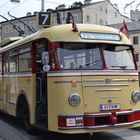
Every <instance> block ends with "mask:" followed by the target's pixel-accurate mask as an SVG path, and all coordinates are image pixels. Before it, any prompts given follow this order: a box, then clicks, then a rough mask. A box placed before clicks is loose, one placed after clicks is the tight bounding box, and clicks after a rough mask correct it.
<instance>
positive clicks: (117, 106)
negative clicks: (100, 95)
mask: <svg viewBox="0 0 140 140" xmlns="http://www.w3.org/2000/svg"><path fill="white" fill-rule="evenodd" d="M99 108H100V111H106V110H118V109H120V104H101V105H100V106H99Z"/></svg>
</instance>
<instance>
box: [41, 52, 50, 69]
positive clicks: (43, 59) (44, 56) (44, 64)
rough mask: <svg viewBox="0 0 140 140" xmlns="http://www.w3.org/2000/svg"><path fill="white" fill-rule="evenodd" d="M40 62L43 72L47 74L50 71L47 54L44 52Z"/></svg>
mask: <svg viewBox="0 0 140 140" xmlns="http://www.w3.org/2000/svg"><path fill="white" fill-rule="evenodd" d="M41 61H42V64H43V71H45V72H47V71H49V70H50V66H49V65H48V64H49V53H48V52H46V51H44V52H42V56H41Z"/></svg>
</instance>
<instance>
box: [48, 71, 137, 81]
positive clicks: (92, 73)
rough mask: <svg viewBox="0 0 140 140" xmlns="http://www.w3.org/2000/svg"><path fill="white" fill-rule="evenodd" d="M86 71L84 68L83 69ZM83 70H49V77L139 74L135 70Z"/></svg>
mask: <svg viewBox="0 0 140 140" xmlns="http://www.w3.org/2000/svg"><path fill="white" fill-rule="evenodd" d="M83 71H84V70H83ZM83 71H82V72H81V71H79V70H77V72H76V70H75V71H70V72H64V71H62V72H48V73H47V75H48V77H52V76H91V75H93V76H100V75H103V76H107V75H111V76H113V75H115V76H118V75H120V76H138V73H137V72H134V71H125V72H124V71H105V70H101V71H98V72H97V70H96V71H95V72H90V71H84V72H83ZM101 80H104V79H101Z"/></svg>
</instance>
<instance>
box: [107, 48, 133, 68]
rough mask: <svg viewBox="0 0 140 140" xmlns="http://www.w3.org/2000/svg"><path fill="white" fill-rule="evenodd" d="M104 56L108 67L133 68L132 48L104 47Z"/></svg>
mask: <svg viewBox="0 0 140 140" xmlns="http://www.w3.org/2000/svg"><path fill="white" fill-rule="evenodd" d="M104 57H105V61H106V65H107V68H108V69H135V64H134V58H133V55H132V50H131V49H130V47H128V46H115V47H113V46H107V47H104Z"/></svg>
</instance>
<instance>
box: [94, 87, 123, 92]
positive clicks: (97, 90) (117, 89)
mask: <svg viewBox="0 0 140 140" xmlns="http://www.w3.org/2000/svg"><path fill="white" fill-rule="evenodd" d="M95 91H96V92H100V91H122V89H121V88H116V89H95Z"/></svg>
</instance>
